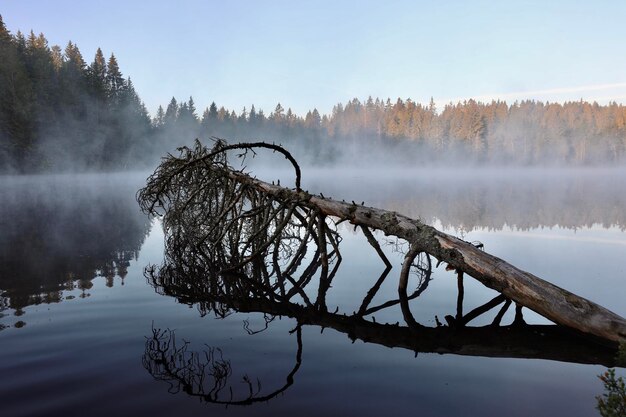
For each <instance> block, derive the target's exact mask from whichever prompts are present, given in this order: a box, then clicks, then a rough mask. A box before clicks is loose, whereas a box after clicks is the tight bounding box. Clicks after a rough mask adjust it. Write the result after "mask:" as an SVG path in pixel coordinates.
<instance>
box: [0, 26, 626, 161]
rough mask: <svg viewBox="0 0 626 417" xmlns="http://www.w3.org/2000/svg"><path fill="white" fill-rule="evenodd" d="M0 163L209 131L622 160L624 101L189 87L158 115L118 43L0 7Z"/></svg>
mask: <svg viewBox="0 0 626 417" xmlns="http://www.w3.org/2000/svg"><path fill="white" fill-rule="evenodd" d="M0 58H1V59H0V92H1V93H2V94H0V164H1V166H2V167H4V168H5V169H4V171H6V170H8V169H13V170H17V171H43V170H59V169H67V168H68V167H72V168H74V169H96V170H112V169H132V168H143V167H147V166H152V165H153V164H154V163H156V161H158V158H159V157H160V156H161V155H163V154H164V153H165V152H171V151H174V150H175V148H176V147H178V146H181V145H184V144H190V143H191V141H192V140H193V139H194V138H196V137H198V138H203V139H208V138H209V137H211V136H217V137H221V138H225V139H227V140H229V141H231V142H232V141H239V140H265V141H268V142H276V143H281V144H283V145H284V146H286V147H287V148H288V149H290V150H291V151H293V153H294V155H296V156H297V157H299V158H301V159H304V160H305V161H309V162H314V163H332V162H333V161H336V160H348V161H349V160H352V161H353V162H358V161H359V160H361V161H367V160H368V156H367V155H370V156H371V155H376V156H380V155H387V156H389V161H393V162H398V163H409V164H429V163H430V164H432V163H454V164H458V163H467V164H486V163H490V164H500V165H510V164H517V165H535V164H550V165H593V164H595V165H597V164H618V163H623V162H624V160H625V159H626V107H625V106H623V105H621V104H617V103H615V102H612V103H609V104H608V105H599V104H598V103H595V102H594V103H589V102H586V101H583V100H580V101H573V102H566V103H550V102H541V101H534V100H525V101H520V102H514V103H512V104H508V103H506V102H505V101H492V102H490V103H482V102H477V101H475V100H467V101H463V102H458V103H456V104H454V103H449V104H447V105H445V106H444V107H443V108H442V109H438V108H437V106H436V105H435V102H434V101H433V100H432V99H431V101H430V102H429V103H428V104H421V103H418V102H415V101H413V100H411V99H404V100H403V99H400V98H399V99H397V100H396V101H391V100H390V99H386V100H383V99H380V98H375V99H374V98H372V97H369V98H367V99H366V100H364V101H361V100H359V99H356V98H355V99H353V100H350V101H349V102H347V103H345V104H337V105H336V106H335V107H334V108H333V109H332V112H331V113H330V114H324V115H322V114H320V112H319V111H318V110H317V109H313V110H311V111H308V112H307V113H306V114H305V115H304V116H301V115H297V114H295V113H294V112H293V111H292V110H291V109H290V108H287V109H285V108H284V107H283V106H282V105H281V104H280V103H279V104H277V105H276V107H275V108H274V109H273V111H272V112H271V113H270V114H268V115H266V114H265V113H264V112H263V110H261V109H257V108H256V107H255V106H254V105H251V106H250V107H249V108H246V107H244V108H243V109H242V110H240V111H239V112H235V111H234V110H231V109H226V108H224V107H223V106H221V107H218V105H217V104H216V103H212V104H211V105H210V106H209V107H207V108H206V109H204V110H202V111H200V110H198V109H197V108H196V105H195V103H194V100H193V97H189V99H188V100H186V101H178V100H177V99H176V98H174V97H173V98H172V99H171V100H170V102H169V103H168V104H167V105H166V106H165V107H163V106H159V108H158V110H157V111H156V114H155V115H154V117H152V118H151V117H150V115H149V114H148V111H147V110H146V107H145V105H144V104H143V102H142V101H141V99H140V98H139V96H138V94H137V92H136V91H135V89H134V87H133V83H132V81H131V79H130V77H128V78H124V77H123V76H122V72H121V70H120V66H119V64H118V62H117V59H116V58H115V55H114V54H111V55H110V57H109V58H108V59H106V58H105V56H104V54H103V53H102V51H101V50H100V49H98V50H97V51H96V53H95V56H94V58H93V61H92V62H91V63H90V64H87V63H86V62H85V60H84V59H83V57H82V54H81V52H80V50H79V49H78V46H77V45H76V44H74V43H72V42H71V41H70V42H68V44H67V46H66V47H65V49H63V50H62V49H61V48H60V47H59V46H57V45H54V46H52V47H50V46H49V45H48V41H47V40H46V38H45V36H44V35H43V34H40V35H35V34H34V32H32V31H31V32H30V34H29V35H28V36H25V35H24V34H22V33H21V32H19V31H18V32H17V33H16V34H15V35H12V34H11V33H10V32H9V31H8V30H7V28H6V26H5V24H4V22H3V21H2V18H1V16H0Z"/></svg>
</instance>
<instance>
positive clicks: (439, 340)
mask: <svg viewBox="0 0 626 417" xmlns="http://www.w3.org/2000/svg"><path fill="white" fill-rule="evenodd" d="M193 175H195V173H194V174H193ZM206 175H211V174H210V173H208V174H207V173H206V172H202V175H201V177H202V178H204V177H205V176H206ZM186 181H189V182H191V183H193V181H195V180H194V178H187V179H186ZM206 181H208V182H209V183H215V182H219V184H220V185H219V186H216V187H213V186H209V187H205V188H202V189H194V190H186V189H185V188H184V187H185V186H184V185H180V186H181V187H182V191H181V190H180V189H176V191H174V192H172V193H169V194H168V192H163V190H164V188H163V186H162V185H161V184H159V183H156V184H151V183H150V181H149V185H148V187H146V188H145V189H144V190H142V191H141V192H140V194H139V201H140V204H141V205H142V207H143V208H144V210H146V211H151V212H159V210H155V209H154V202H155V201H158V202H159V203H160V204H163V203H162V202H163V201H165V202H166V203H164V204H165V208H164V213H165V216H164V220H163V222H164V225H165V229H166V239H165V241H166V248H165V260H164V262H163V264H161V265H160V266H156V265H153V266H151V267H149V268H148V269H147V270H146V276H147V277H148V279H149V281H150V282H151V283H152V285H153V286H154V288H155V289H156V290H157V292H158V293H160V294H163V295H168V296H172V297H175V298H176V299H177V300H179V302H181V303H184V304H188V305H190V306H191V305H195V306H197V308H198V310H199V311H200V314H201V315H207V314H213V315H214V316H215V317H218V318H226V317H228V316H229V315H231V314H235V313H259V314H262V315H263V318H264V321H265V326H264V327H263V328H262V329H261V330H257V331H251V330H249V328H248V327H247V326H244V328H245V329H246V331H247V332H248V333H249V334H254V333H257V332H260V331H264V330H266V329H267V328H268V326H271V323H272V322H273V321H274V320H275V319H276V318H277V317H279V318H280V317H289V318H291V319H294V328H293V329H292V330H291V332H290V333H296V335H297V353H296V361H295V365H294V367H293V369H292V370H291V371H290V372H289V373H288V374H287V376H286V378H285V380H286V382H285V384H284V385H282V386H280V387H279V388H276V389H275V390H274V391H271V390H270V391H267V390H265V391H264V390H262V384H261V381H260V380H257V381H253V380H251V379H249V377H248V376H247V374H246V376H245V377H244V380H243V382H244V384H243V385H238V388H237V387H236V386H234V385H233V384H232V381H231V380H230V379H231V376H232V369H231V363H230V361H229V360H227V359H224V356H223V352H222V350H221V349H218V348H215V347H211V348H209V349H208V350H205V351H203V352H199V351H191V350H190V349H189V348H188V342H184V343H182V344H181V343H177V342H176V336H175V333H174V332H172V331H170V330H169V329H165V330H162V329H159V328H156V329H154V328H153V332H152V336H151V337H148V340H147V342H146V350H145V353H144V356H143V365H144V367H145V368H146V369H147V370H148V371H149V372H150V374H151V375H152V376H153V377H154V378H155V379H157V380H162V381H166V382H168V384H169V386H170V392H181V391H182V392H185V393H186V394H188V395H191V396H195V397H199V398H201V399H202V400H204V401H206V402H211V403H218V404H230V405H249V404H252V403H255V402H265V401H267V400H269V399H271V398H274V397H275V396H277V395H278V394H280V393H282V392H284V391H285V390H286V389H287V388H288V387H289V386H290V385H292V384H293V381H294V374H295V373H296V372H297V371H298V369H299V368H300V366H301V363H302V351H303V344H302V336H301V331H302V326H305V325H313V326H318V327H320V328H322V329H325V328H331V329H334V330H336V331H338V332H341V333H344V334H346V335H347V336H348V337H349V338H350V339H351V340H353V341H355V340H357V339H360V340H362V341H364V342H369V343H375V344H379V345H382V346H387V347H402V348H405V349H410V350H412V351H414V352H415V354H416V355H417V354H418V352H426V353H439V354H443V353H454V354H460V355H470V356H485V357H503V358H533V359H550V360H557V361H566V362H574V363H585V364H602V365H605V366H616V364H618V362H617V360H616V357H617V354H618V349H617V348H618V346H617V344H616V343H612V342H609V341H604V340H600V339H596V338H590V337H588V336H585V335H582V334H578V333H576V332H575V331H573V330H571V329H566V328H563V327H561V326H557V325H550V324H528V323H526V321H525V320H524V316H523V308H522V306H521V305H517V306H516V307H514V310H515V313H514V316H512V317H513V320H512V322H510V323H509V324H504V325H503V324H502V322H503V318H504V317H505V314H507V311H508V310H509V308H512V306H511V305H512V303H511V300H509V299H507V298H506V297H505V296H504V295H502V294H500V295H495V294H494V295H495V296H494V297H493V298H491V299H490V300H489V301H487V302H485V303H482V304H480V305H478V306H476V307H474V308H473V309H471V310H470V311H467V312H465V311H464V294H465V290H464V287H465V280H466V279H468V277H464V276H463V273H462V272H460V271H456V281H457V294H456V303H455V307H456V308H455V311H451V312H450V314H447V315H445V316H444V317H442V318H441V319H440V318H439V317H438V316H435V323H436V325H435V326H431V327H427V326H425V325H424V324H423V323H421V322H420V318H417V319H416V317H415V316H414V315H413V313H412V307H411V305H413V306H414V305H415V301H417V303H418V304H419V301H420V300H419V297H420V295H422V293H424V291H426V290H427V287H428V284H429V282H430V281H431V279H432V278H431V275H432V272H433V263H434V261H433V260H432V259H431V257H430V256H429V255H427V254H425V253H418V254H413V255H410V254H409V253H407V252H409V251H408V248H407V247H402V243H400V242H397V243H396V250H395V251H396V252H399V253H400V254H401V255H402V256H404V261H403V265H402V268H401V271H400V277H399V283H398V284H397V285H398V287H397V288H398V289H397V293H396V296H395V297H393V298H390V299H389V298H388V296H389V294H390V293H389V292H386V293H385V294H384V296H383V297H382V299H381V297H380V296H379V294H378V292H379V290H380V289H381V286H383V284H385V281H386V280H389V279H391V280H394V278H390V271H391V269H392V263H391V262H390V261H389V259H388V257H387V256H386V254H385V251H384V250H383V249H382V248H381V246H380V238H377V237H376V236H374V234H373V233H372V232H371V231H370V230H369V229H368V228H366V227H363V226H361V227H360V232H362V234H363V239H364V240H367V242H368V243H369V245H370V246H371V247H370V248H369V249H370V250H371V254H370V255H367V254H364V253H360V254H359V255H360V256H361V257H367V256H374V257H380V261H381V265H383V266H384V270H383V272H382V273H381V275H380V276H379V277H378V279H377V280H373V279H372V277H360V279H362V280H367V281H370V282H374V283H373V285H372V286H371V287H370V288H369V289H368V290H367V292H366V293H364V294H363V298H362V301H361V302H360V307H359V308H358V310H350V309H347V310H346V309H345V306H342V305H337V306H336V308H335V309H334V310H329V307H328V306H329V303H328V302H327V296H328V294H329V291H330V292H332V287H333V286H334V282H333V280H334V279H335V277H336V275H337V274H338V272H339V271H340V269H341V267H340V265H341V264H342V262H343V261H344V257H342V252H341V250H340V247H341V242H342V240H343V239H342V234H341V233H340V231H339V229H338V228H337V226H336V224H335V223H334V222H333V220H331V219H329V218H326V217H325V216H323V215H322V214H320V213H319V212H317V211H316V210H315V209H313V208H308V207H305V206H303V205H297V204H295V203H294V204H290V202H289V201H276V200H274V199H273V198H272V197H270V196H267V195H263V194H261V193H258V192H257V191H255V190H253V189H251V187H250V188H248V187H246V186H245V185H242V184H240V183H238V182H236V181H234V180H232V179H228V178H224V177H219V178H215V179H214V178H207V179H206ZM368 185H371V184H368ZM439 186H441V184H439ZM474 189H476V188H474ZM457 192H458V193H459V194H463V195H469V196H470V198H469V200H467V199H460V201H461V203H463V202H468V201H469V202H476V201H480V200H475V198H478V197H476V196H472V195H471V192H472V188H471V187H470V188H462V189H459V190H457ZM422 193H423V191H422ZM422 195H424V196H425V199H428V198H429V197H430V195H429V194H428V193H426V194H422ZM456 197H457V199H458V197H459V195H456ZM480 198H481V199H484V200H485V201H484V204H489V199H487V198H486V197H485V195H482V196H481V197H480ZM455 201H456V200H455ZM517 203H518V204H519V201H517ZM470 205H471V204H470ZM468 209H469V207H468ZM468 211H471V210H468ZM593 223H596V222H595V221H593ZM355 231H356V227H355ZM475 244H476V245H480V246H481V247H482V244H481V243H480V242H476V243H475ZM437 266H439V265H437ZM356 287H357V286H356V285H355V289H356ZM409 288H410V289H409ZM496 294H497V293H496ZM449 296H451V295H450V294H449ZM386 297H387V298H386ZM357 298H358V296H357ZM374 299H377V303H374V305H372V301H373V300H374ZM387 310H394V311H395V316H394V315H393V313H392V314H391V315H389V314H386V313H387ZM494 312H495V315H494ZM374 313H376V314H377V315H379V314H381V313H382V316H383V317H385V318H387V319H388V318H389V317H396V318H397V319H398V320H397V321H396V322H395V323H389V322H377V320H376V318H375V317H374ZM488 313H489V314H491V318H490V319H489V320H490V323H489V324H487V325H484V324H483V325H480V326H475V327H472V326H470V322H472V321H473V320H475V319H477V318H479V317H482V316H483V315H486V314H488ZM379 317H380V316H379ZM216 352H218V353H219V355H218V354H216ZM620 364H621V363H620Z"/></svg>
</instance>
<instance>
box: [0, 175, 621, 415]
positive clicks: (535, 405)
mask: <svg viewBox="0 0 626 417" xmlns="http://www.w3.org/2000/svg"><path fill="white" fill-rule="evenodd" d="M305 174H306V171H305ZM266 175H273V174H267V173H266ZM309 175H310V176H309V177H308V178H307V177H306V175H305V177H304V182H305V187H306V188H309V189H310V190H311V191H315V192H320V191H321V192H323V193H324V194H325V195H326V196H331V197H334V198H338V199H345V200H347V201H351V200H354V201H355V202H357V203H361V201H365V203H366V204H367V205H372V206H378V207H383V208H388V209H392V210H396V211H399V212H402V213H404V214H408V215H411V216H414V217H420V218H421V219H423V220H424V221H427V222H429V223H432V224H435V225H437V226H438V227H440V228H444V229H445V230H447V231H448V232H450V233H453V234H456V235H460V236H462V237H463V238H464V239H466V240H468V241H480V242H482V243H483V244H484V245H485V249H486V250H487V251H489V252H491V253H493V254H495V255H497V256H499V257H502V258H504V259H506V260H507V261H509V262H511V263H513V264H514V265H516V266H518V267H521V268H522V269H525V270H528V271H530V272H533V273H534V274H536V275H538V276H540V277H542V278H545V279H547V280H549V281H551V282H553V283H555V284H557V285H559V286H562V287H565V288H567V289H569V290H571V291H573V292H575V293H577V294H579V295H582V296H584V297H587V298H589V299H591V300H593V301H595V302H597V303H599V304H601V305H603V306H605V307H607V308H609V309H611V310H612V311H614V312H616V313H618V314H620V315H622V316H625V315H626V303H624V299H626V274H625V270H624V263H623V259H624V254H625V253H626V233H625V232H624V228H625V227H626V210H624V207H626V180H624V179H623V178H625V176H624V175H622V173H620V172H614V171H585V172H584V173H573V172H562V171H531V172H521V171H518V172H513V173H509V174H504V173H501V172H480V173H471V172H463V173H461V175H459V173H454V175H453V174H450V173H445V172H430V173H424V172H412V173H406V172H389V173H387V174H386V175H383V177H380V176H379V177H378V178H376V179H375V178H372V176H370V175H367V174H366V173H364V172H359V171H353V172H350V173H339V172H333V173H328V172H316V171H311V172H310V174H309ZM145 176H146V175H139V174H138V175H127V174H124V175H121V174H120V175H101V176H96V175H83V176H52V177H36V176H34V177H19V178H9V177H5V178H0V192H1V193H2V196H3V201H2V203H1V204H0V346H1V351H0V352H1V353H0V374H1V375H2V376H3V378H1V379H0V415H2V416H32V415H65V416H71V415H81V416H84V415H93V416H99V415H103V416H104V415H120V416H122V415H138V414H140V415H147V414H150V415H174V414H176V415H198V414H200V413H206V414H212V415H270V414H271V415H304V416H306V415H311V416H313V415H354V416H356V415H359V416H364V415H372V416H373V415H393V414H400V413H410V414H411V415H415V414H419V415H424V416H467V415H508V416H526V415H534V416H555V415H568V416H589V415H596V411H595V403H596V402H595V396H596V395H599V394H601V393H602V385H601V383H600V381H599V380H598V379H597V375H598V374H600V373H602V372H603V371H604V370H605V367H603V366H601V365H597V364H596V365H594V364H584V363H583V364H581V363H571V362H568V361H563V360H548V359H524V358H521V357H518V356H520V355H518V354H514V353H511V352H512V350H511V351H510V352H509V354H507V353H506V351H505V352H503V349H500V350H499V351H498V349H497V346H498V344H497V343H496V344H495V345H496V348H494V349H493V350H488V349H485V348H484V346H483V347H482V350H481V349H478V350H480V351H481V352H482V353H476V352H474V353H473V354H471V355H455V354H436V353H424V352H417V353H416V352H414V351H413V349H407V348H403V347H401V346H402V344H401V343H398V342H399V339H393V337H389V338H386V339H384V341H381V340H378V339H376V336H380V335H381V334H382V333H381V332H382V330H380V329H381V328H380V327H376V326H378V325H380V324H383V323H391V324H394V323H396V322H398V321H400V322H402V315H401V312H400V308H399V307H398V306H397V305H395V306H392V307H390V308H387V309H383V310H380V311H377V312H374V313H372V314H370V315H368V316H367V317H366V320H367V321H368V323H369V324H367V325H364V326H363V328H362V329H361V330H362V331H363V332H364V333H358V334H357V333H355V332H354V331H347V330H345V329H342V327H341V323H340V322H339V321H336V322H332V321H331V322H329V323H328V325H327V326H325V327H326V328H323V327H320V326H319V325H304V326H302V328H301V331H294V329H295V328H296V321H295V320H294V319H291V318H289V317H286V316H282V317H276V318H274V319H273V320H272V319H271V317H270V316H269V315H267V314H266V315H264V314H262V313H260V312H250V313H246V312H239V313H233V314H230V315H228V316H227V317H225V318H217V317H216V316H215V314H214V312H213V311H208V312H207V311H206V310H205V309H204V308H202V307H201V306H199V305H197V304H193V303H192V304H190V305H188V304H186V303H184V302H181V300H179V299H177V298H176V297H172V296H167V295H161V294H163V293H165V292H167V291H164V288H159V287H158V286H157V288H155V287H154V286H153V285H151V283H150V282H148V281H147V280H146V278H145V277H144V268H145V267H146V266H148V265H151V264H160V263H161V262H162V260H163V251H164V243H163V240H164V235H163V231H162V229H161V227H160V224H159V223H158V221H155V220H152V219H149V218H147V217H146V216H144V215H143V214H141V213H140V212H139V209H138V206H137V203H136V202H135V193H136V191H137V189H139V188H140V187H141V186H142V185H143V183H144V180H145ZM259 176H262V175H261V174H259ZM265 178H267V177H265ZM399 178H403V179H402V180H400V179H399ZM268 179H272V178H268ZM338 230H339V232H340V233H341V235H342V238H343V241H342V242H341V253H342V257H343V261H342V264H341V266H340V268H339V271H338V273H337V276H336V277H335V279H334V281H333V286H332V288H331V289H330V290H329V292H328V296H327V300H326V301H327V305H328V308H329V311H330V312H333V311H335V309H337V311H338V313H339V314H342V313H346V314H348V315H350V314H351V313H352V312H354V311H356V310H358V309H359V306H360V305H361V303H362V301H363V297H364V296H365V294H366V293H367V292H368V290H369V289H370V288H371V287H372V285H374V283H375V282H376V281H377V279H378V278H379V276H380V274H381V273H382V272H383V270H384V265H383V264H382V262H381V261H380V259H379V258H378V257H377V255H376V253H375V252H374V251H373V249H372V248H371V246H369V245H368V243H367V240H366V239H365V237H364V236H363V235H362V234H360V233H359V232H355V231H354V230H353V229H352V228H351V227H349V226H345V225H340V226H339V227H338ZM378 237H379V238H380V239H381V241H385V238H384V236H378ZM385 242H386V244H384V245H383V249H384V251H385V252H386V254H387V255H388V256H389V258H390V260H391V261H392V263H393V265H394V268H393V269H392V271H391V272H390V274H389V276H388V277H387V278H386V280H385V281H384V282H383V284H382V286H381V288H380V290H379V291H378V293H377V294H376V296H375V297H374V299H373V300H372V302H371V305H372V306H374V305H378V304H381V303H384V302H385V301H389V300H395V299H397V277H398V274H399V267H400V263H401V259H402V254H401V251H402V247H397V245H396V244H395V243H396V242H395V241H391V240H387V241H385ZM431 278H432V280H431V281H429V284H428V288H427V289H426V290H425V291H424V292H423V293H422V294H421V295H420V296H419V297H417V298H416V299H414V300H413V301H412V302H411V309H412V313H413V315H414V316H415V318H416V320H417V321H418V322H420V323H421V324H424V325H427V326H435V325H436V321H437V320H439V321H444V319H443V318H444V317H445V316H446V315H454V314H455V311H456V303H457V280H456V276H455V275H454V274H453V273H451V272H447V271H445V267H444V266H443V265H442V266H439V267H438V268H435V269H434V272H433V274H432V277H431ZM412 284H413V285H414V286H415V285H417V283H415V282H414V283H412ZM410 285H411V283H410ZM166 289H167V288H166ZM495 295H497V294H496V293H494V292H493V291H491V290H489V289H487V288H485V287H483V286H482V285H481V284H479V283H477V282H473V281H472V280H466V282H465V299H464V305H463V309H464V311H466V312H467V311H470V310H471V309H473V308H474V307H477V306H479V305H481V304H483V303H485V302H487V301H489V300H490V299H491V298H493V297H494V296H495ZM179 298H181V297H179ZM497 310H498V309H495V310H494V311H492V312H490V313H487V314H486V315H484V316H480V317H479V318H477V319H476V320H475V321H474V322H472V325H474V326H481V325H485V324H489V323H491V321H492V320H493V318H494V316H495V314H496V313H497ZM510 310H511V311H508V312H507V313H506V315H505V316H504V318H503V321H502V322H503V324H508V323H510V322H511V321H512V320H513V311H512V310H513V309H510ZM205 313H206V314H205ZM524 318H525V320H526V322H527V323H531V324H548V322H547V321H546V320H545V319H543V318H542V317H539V316H537V315H536V314H533V313H532V312H528V311H526V310H525V313H524ZM267 322H269V324H268V323H267ZM266 327H267V328H266ZM265 328H266V329H265ZM157 329H161V330H164V331H165V333H164V334H163V335H164V337H166V338H169V337H170V336H171V335H172V333H170V332H169V330H171V331H172V332H173V333H174V334H175V339H176V341H177V347H182V346H185V342H188V345H186V348H185V349H186V350H185V352H186V354H187V355H188V356H187V358H189V357H191V356H189V355H190V354H191V352H197V353H198V354H199V356H198V357H200V358H207V356H205V355H209V354H212V355H213V358H214V359H215V358H217V361H218V362H219V363H222V364H228V369H229V371H230V376H229V378H228V379H227V380H225V385H224V388H223V389H222V391H221V394H220V396H219V399H220V400H221V401H225V402H228V401H237V400H240V399H245V398H247V397H248V395H249V394H248V390H249V389H253V391H254V393H255V397H256V398H261V399H263V398H265V400H263V401H259V402H252V404H250V405H247V406H242V405H231V406H226V405H224V404H213V403H210V402H207V401H203V400H202V399H201V398H199V397H198V396H195V395H194V394H197V392H194V391H193V390H190V389H185V387H184V386H182V385H180V384H179V383H177V382H176V381H177V379H176V378H174V376H175V375H172V374H170V375H166V374H164V373H163V372H160V371H162V369H163V368H162V366H161V365H162V364H160V363H158V361H156V362H155V359H154V356H151V354H152V353H154V352H153V351H151V350H150V346H151V345H150V343H149V342H150V340H151V339H152V337H153V335H154V333H153V330H154V331H156V330H157ZM263 329H265V330H263ZM261 330H263V331H261ZM361 330H359V331H361ZM367 332H370V333H371V334H370V336H372V337H369V338H367V337H360V336H363V334H366V333H367ZM363 339H366V340H368V341H369V342H368V343H366V342H364V340H363ZM168 340H169V339H168ZM383 342H384V343H383ZM152 346H153V345H152ZM392 346H395V347H392ZM527 350H528V349H527ZM564 350H566V349H564ZM470 351H471V349H469V348H468V349H467V350H466V353H468V354H469V352H470ZM535 353H536V352H535ZM544 353H545V352H544ZM553 353H554V352H553ZM557 353H558V352H557ZM498 356H502V357H498ZM510 356H513V358H511V357H510ZM521 356H523V355H521ZM538 356H539V357H541V352H539V353H538ZM557 356H558V355H557ZM552 357H554V355H553V356H552ZM579 359H580V358H579ZM575 362H585V361H584V360H579V361H575ZM591 362H592V363H593V361H591ZM214 363H215V362H214ZM595 363H597V362H595ZM216 369H217V368H216ZM170 371H171V369H170ZM174 371H175V370H174ZM178 371H179V372H180V373H179V374H178V376H179V377H182V376H184V369H179V370H178ZM618 374H621V375H624V370H623V369H619V370H618ZM183 379H184V378H183ZM179 380H180V378H179ZM245 381H250V383H249V384H248V383H246V382H245ZM251 387H252V388H251ZM266 397H267V398H266Z"/></svg>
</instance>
